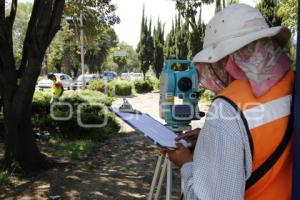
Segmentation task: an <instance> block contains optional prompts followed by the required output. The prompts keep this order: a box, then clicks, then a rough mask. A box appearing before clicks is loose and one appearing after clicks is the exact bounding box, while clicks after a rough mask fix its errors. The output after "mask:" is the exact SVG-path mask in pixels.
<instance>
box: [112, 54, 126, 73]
mask: <svg viewBox="0 0 300 200" xmlns="http://www.w3.org/2000/svg"><path fill="white" fill-rule="evenodd" d="M113 61H114V62H115V63H116V64H117V65H118V68H119V70H118V71H120V72H125V71H126V70H125V66H126V64H127V57H126V56H114V57H113Z"/></svg>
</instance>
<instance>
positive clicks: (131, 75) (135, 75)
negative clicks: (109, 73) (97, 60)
mask: <svg viewBox="0 0 300 200" xmlns="http://www.w3.org/2000/svg"><path fill="white" fill-rule="evenodd" d="M143 77H144V76H143V73H135V72H128V73H122V74H121V79H122V80H136V79H142V78H143Z"/></svg>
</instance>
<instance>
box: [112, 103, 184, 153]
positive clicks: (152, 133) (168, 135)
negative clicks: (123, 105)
mask: <svg viewBox="0 0 300 200" xmlns="http://www.w3.org/2000/svg"><path fill="white" fill-rule="evenodd" d="M109 110H110V111H112V112H113V113H114V114H115V115H116V116H118V117H119V118H121V119H122V120H123V121H124V122H126V123H127V124H128V125H129V126H131V127H132V128H134V129H135V130H137V131H138V132H140V133H143V134H144V136H145V137H147V138H149V139H150V140H151V141H152V142H153V143H154V144H156V145H158V146H160V147H162V148H166V149H176V148H177V146H176V141H175V138H176V137H177V135H176V134H175V133H174V132H173V131H172V130H170V129H169V128H167V127H166V126H164V125H163V124H161V123H160V122H159V121H157V120H155V119H154V118H152V117H151V116H150V115H148V114H144V113H127V112H121V111H119V109H117V108H112V107H110V108H109ZM180 143H182V144H183V145H184V146H188V143H187V142H186V141H185V140H180Z"/></svg>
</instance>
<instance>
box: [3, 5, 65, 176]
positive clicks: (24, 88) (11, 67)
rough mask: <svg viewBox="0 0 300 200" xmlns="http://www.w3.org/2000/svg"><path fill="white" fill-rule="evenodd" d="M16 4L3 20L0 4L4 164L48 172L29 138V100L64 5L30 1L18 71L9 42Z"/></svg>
mask: <svg viewBox="0 0 300 200" xmlns="http://www.w3.org/2000/svg"><path fill="white" fill-rule="evenodd" d="M17 2H18V1H17V0H12V2H11V12H10V15H9V16H7V17H5V16H3V12H4V11H5V5H4V6H3V4H0V52H1V54H0V86H1V89H3V90H2V91H1V97H2V99H3V113H4V127H5V163H6V166H7V167H11V164H12V163H13V162H14V161H17V163H19V165H20V166H21V167H22V169H24V170H26V171H35V170H38V169H46V168H48V167H49V166H50V165H49V163H50V162H49V161H47V159H46V157H45V156H44V155H43V154H41V153H40V151H39V149H38V146H37V144H36V141H35V138H34V135H33V130H32V123H31V107H32V98H33V94H34V91H35V84H36V82H37V79H38V76H39V75H40V72H41V67H42V62H43V58H44V55H45V51H46V49H47V48H48V46H49V44H50V43H51V41H52V39H53V37H54V36H55V34H56V33H57V31H58V30H59V29H60V22H61V16H62V13H63V8H64V3H65V1H64V0H35V1H34V4H33V8H32V14H31V17H30V21H29V24H28V29H27V32H26V37H25V40H24V45H23V55H22V60H21V64H20V66H19V68H17V67H16V65H15V60H14V54H13V41H12V28H13V23H14V19H15V15H16V11H17ZM1 13H2V14H1ZM19 79H20V81H19Z"/></svg>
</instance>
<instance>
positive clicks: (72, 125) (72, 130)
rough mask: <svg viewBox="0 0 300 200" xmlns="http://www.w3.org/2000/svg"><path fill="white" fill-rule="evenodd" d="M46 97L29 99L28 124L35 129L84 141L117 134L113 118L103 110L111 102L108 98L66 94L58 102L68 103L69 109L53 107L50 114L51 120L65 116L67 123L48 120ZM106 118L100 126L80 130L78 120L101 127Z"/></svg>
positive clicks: (87, 92)
mask: <svg viewBox="0 0 300 200" xmlns="http://www.w3.org/2000/svg"><path fill="white" fill-rule="evenodd" d="M49 102H50V100H49V94H48V93H42V92H36V93H35V95H34V99H33V109H32V114H33V115H32V121H33V125H34V127H35V128H36V129H40V130H41V131H43V130H49V131H50V132H57V131H59V133H60V134H62V135H63V136H64V137H66V138H87V139H94V140H102V139H104V138H108V137H109V136H110V135H111V134H114V133H117V132H118V131H119V128H120V127H119V125H118V123H117V122H116V120H115V118H114V116H113V115H112V114H111V113H110V112H108V111H107V108H106V107H107V106H110V105H111V103H112V98H111V97H107V96H106V95H104V94H103V93H101V92H98V91H91V90H83V91H67V92H65V93H64V95H63V97H62V99H61V100H60V102H63V103H69V104H70V105H71V107H72V109H73V113H70V108H69V107H68V106H66V105H65V104H63V105H55V106H54V107H53V112H52V113H51V114H52V115H53V116H55V117H67V116H69V115H70V114H71V118H70V119H69V120H64V121H55V120H53V119H52V118H51V117H50V105H49ZM105 119H107V124H106V125H105V126H104V127H96V128H89V127H82V126H80V124H79V122H80V121H78V120H81V122H82V123H83V124H85V125H90V124H95V125H96V124H97V125H98V124H101V123H103V122H105Z"/></svg>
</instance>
